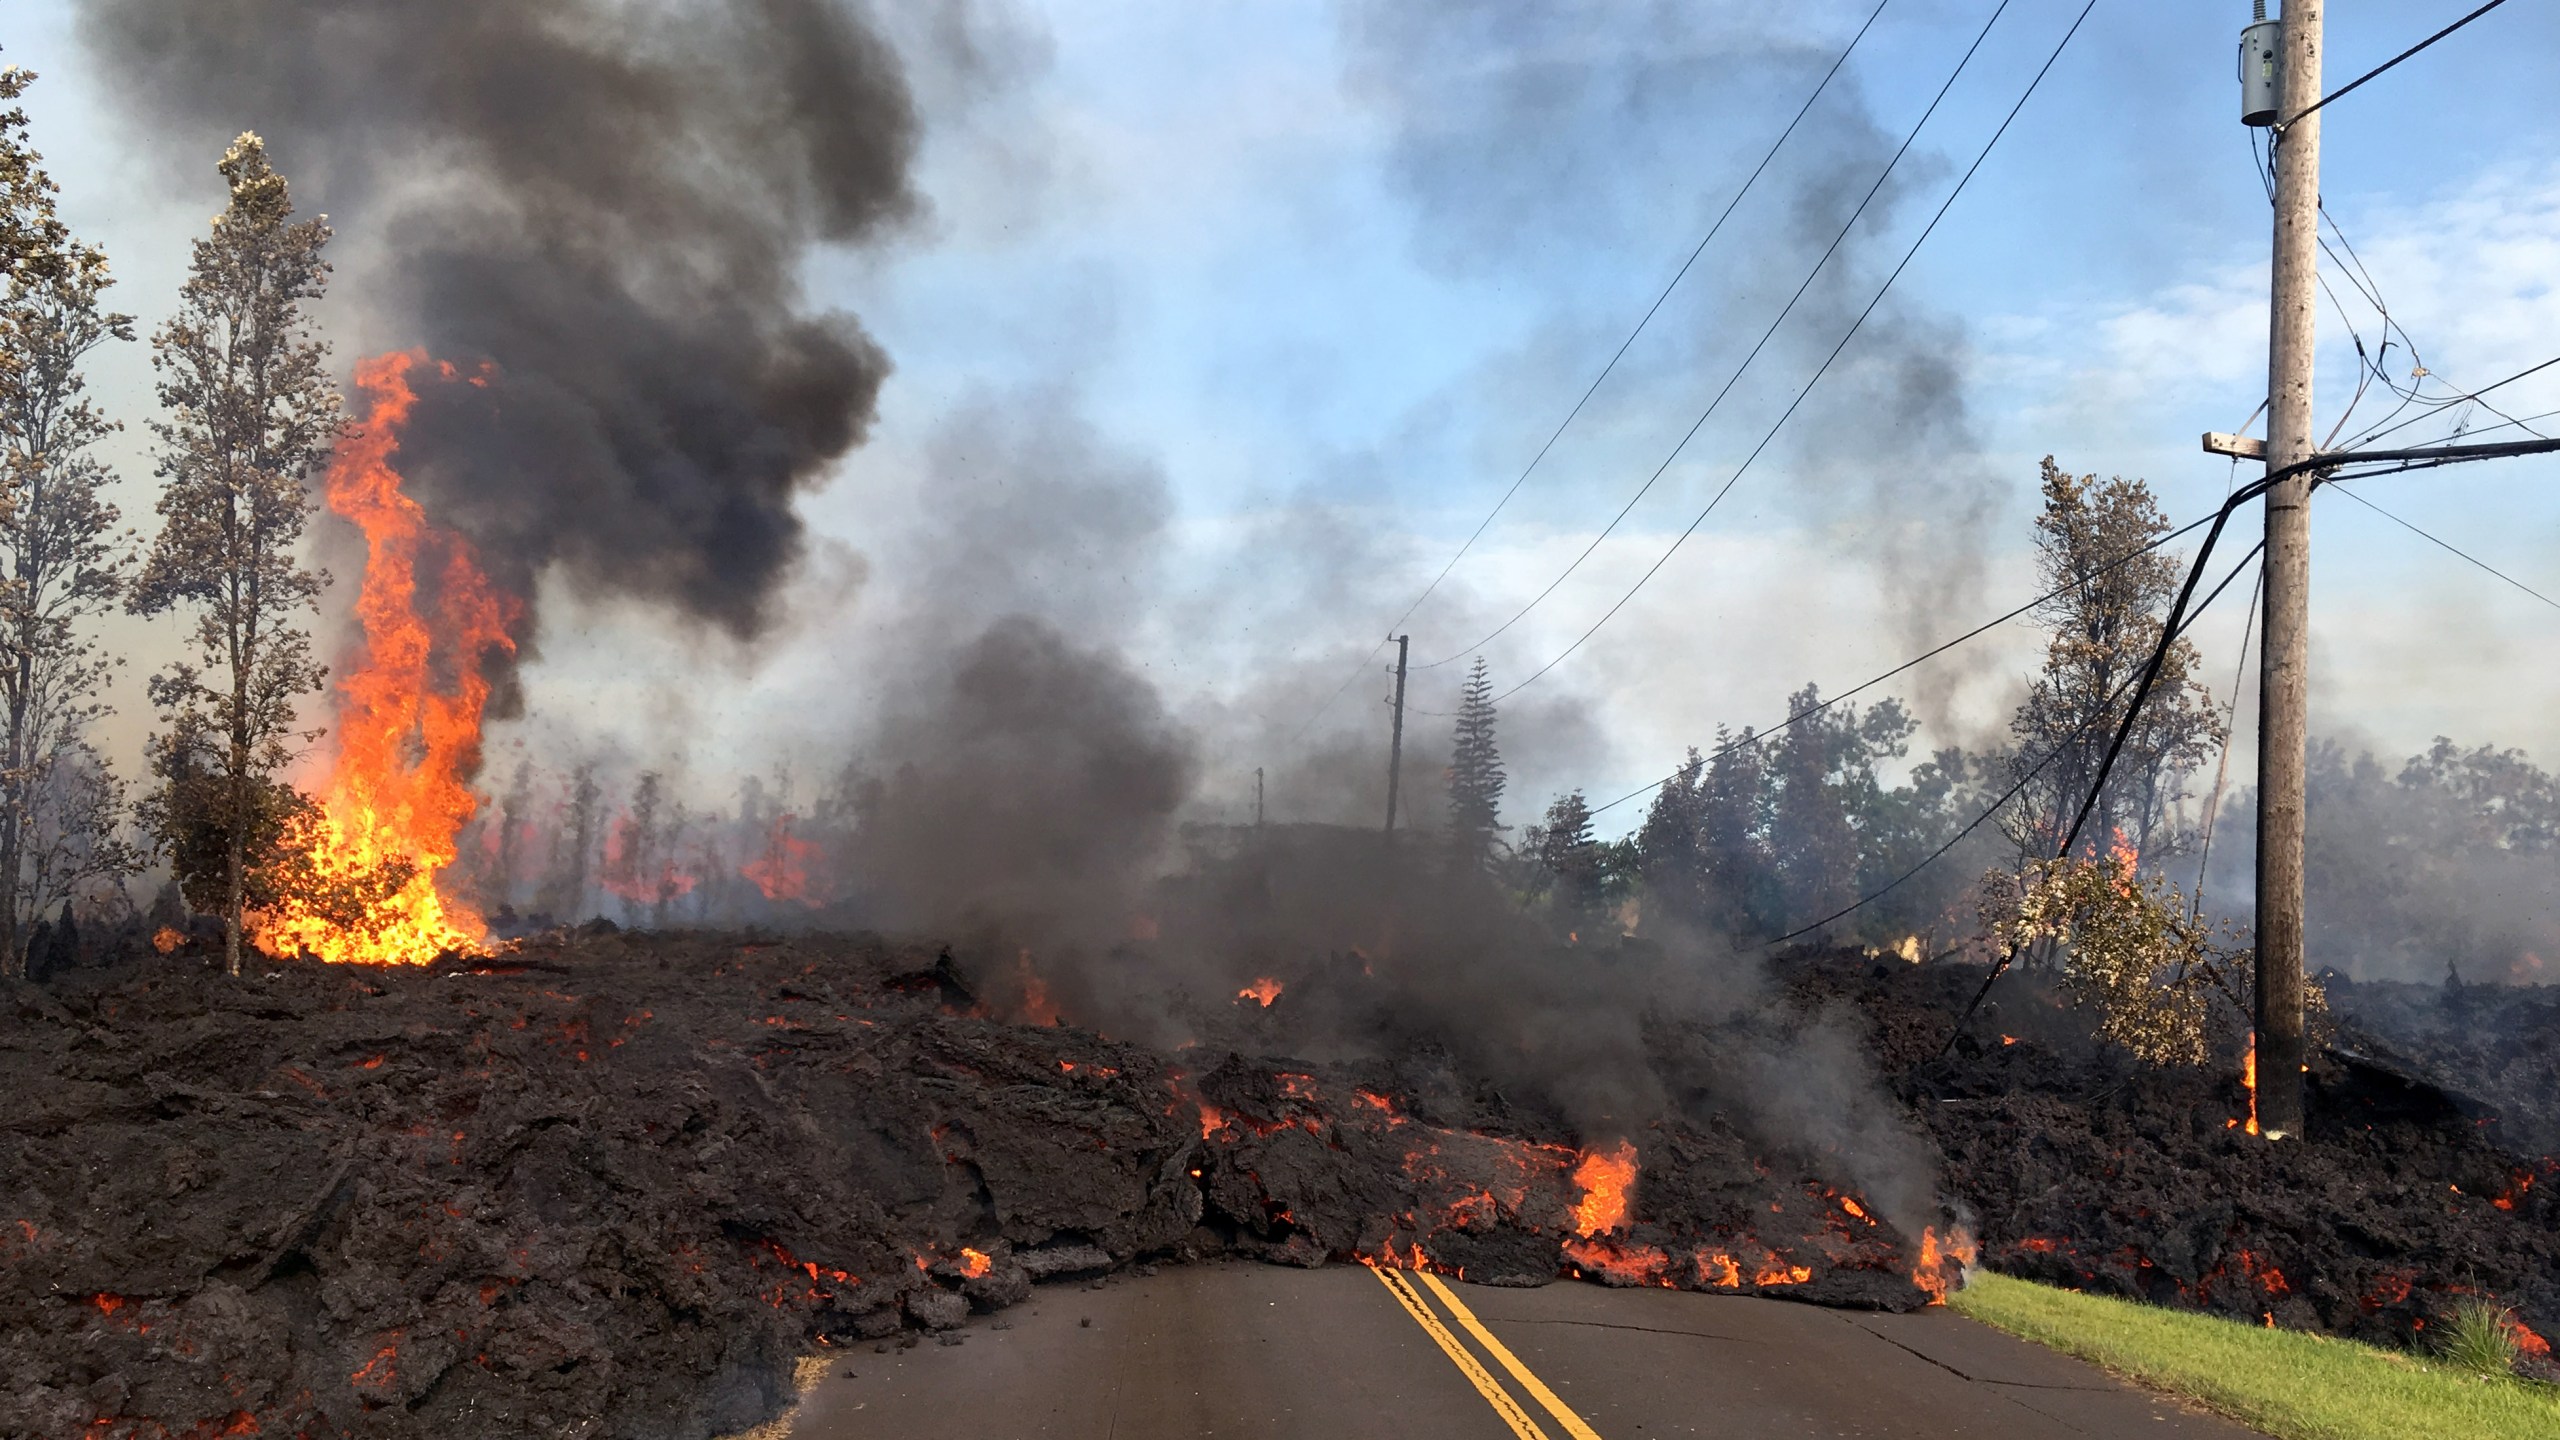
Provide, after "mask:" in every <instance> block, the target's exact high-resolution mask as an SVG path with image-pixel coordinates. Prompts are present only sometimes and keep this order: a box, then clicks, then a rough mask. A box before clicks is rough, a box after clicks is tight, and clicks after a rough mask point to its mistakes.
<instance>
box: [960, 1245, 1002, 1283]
mask: <svg viewBox="0 0 2560 1440" xmlns="http://www.w3.org/2000/svg"><path fill="white" fill-rule="evenodd" d="M995 1264H996V1262H995V1258H994V1257H993V1256H991V1255H989V1254H987V1252H985V1251H984V1250H971V1249H969V1248H967V1247H965V1246H964V1247H962V1248H961V1251H960V1273H961V1274H963V1275H966V1276H968V1277H969V1278H970V1279H972V1280H975V1279H977V1278H978V1277H979V1276H981V1275H984V1274H986V1273H987V1272H988V1271H989V1270H992V1269H994V1268H995Z"/></svg>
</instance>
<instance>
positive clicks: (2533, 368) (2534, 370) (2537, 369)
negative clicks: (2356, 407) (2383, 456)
mask: <svg viewBox="0 0 2560 1440" xmlns="http://www.w3.org/2000/svg"><path fill="white" fill-rule="evenodd" d="M2554 365H2560V355H2554V356H2552V357H2551V358H2550V359H2548V360H2545V361H2543V362H2542V363H2541V364H2539V365H2528V366H2526V367H2525V368H2524V369H2522V370H2519V371H2517V372H2516V373H2514V374H2513V375H2510V376H2508V377H2507V378H2506V379H2504V380H2501V381H2499V382H2498V383H2497V384H2495V385H2483V386H2481V387H2480V388H2479V389H2477V390H2474V391H2471V392H2469V393H2468V394H2464V395H2457V396H2455V397H2454V399H2453V402H2452V403H2455V404H2459V403H2460V402H2462V401H2465V400H2477V399H2479V398H2480V397H2481V396H2483V395H2486V394H2488V393H2489V392H2490V391H2492V390H2501V389H2504V388H2505V387H2507V386H2509V385H2513V384H2514V383H2516V382H2517V381H2519V380H2522V379H2524V378H2525V377H2527V376H2529V375H2537V374H2540V373H2541V372H2543V371H2545V370H2548V369H2550V368H2551V367H2552V366H2554ZM2441 413H2443V412H2442V407H2439V408H2437V409H2435V410H2430V411H2428V412H2427V414H2425V415H2412V416H2410V417H2409V418H2408V419H2406V420H2403V421H2401V422H2400V423H2399V424H2397V425H2393V426H2391V427H2389V428H2388V429H2382V430H2376V431H2373V432H2371V433H2369V434H2366V435H2360V436H2358V437H2356V438H2355V439H2354V440H2351V441H2349V442H2348V445H2349V447H2350V448H2353V447H2355V446H2359V445H2369V444H2371V443H2373V442H2374V441H2376V440H2379V439H2381V438H2382V437H2383V436H2385V435H2388V434H2391V433H2392V432H2393V431H2395V430H2405V429H2407V428H2408V427H2410V426H2412V425H2415V424H2417V423H2418V422H2419V421H2421V420H2424V419H2426V418H2428V416H2429V415H2436V414H2441ZM2548 413H2549V412H2546V414H2544V415H2528V416H2526V417H2525V419H2527V420H2541V419H2545V418H2548ZM2506 424H2508V425H2513V426H2516V427H2517V428H2518V429H2524V428H2525V426H2524V423H2523V421H2518V420H2509V421H2507V422H2506ZM2489 428H2491V429H2503V428H2505V427H2504V426H2491V427H2489Z"/></svg>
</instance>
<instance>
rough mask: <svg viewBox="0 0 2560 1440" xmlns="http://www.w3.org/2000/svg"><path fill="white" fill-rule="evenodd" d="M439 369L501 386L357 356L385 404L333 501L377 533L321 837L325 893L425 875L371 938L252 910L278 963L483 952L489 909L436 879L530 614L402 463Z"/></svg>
mask: <svg viewBox="0 0 2560 1440" xmlns="http://www.w3.org/2000/svg"><path fill="white" fill-rule="evenodd" d="M430 364H433V366H434V370H435V372H436V373H437V374H438V375H439V376H440V377H441V378H443V379H445V380H455V379H467V380H468V383H471V384H475V385H478V384H485V383H486V380H487V377H486V376H485V375H476V376H470V377H464V376H462V375H460V373H459V372H458V371H456V370H455V368H454V367H453V366H452V365H450V364H444V363H440V362H430V361H429V360H428V359H427V357H426V354H425V352H423V351H411V352H407V353H399V354H390V355H377V356H374V357H373V358H371V359H368V360H363V361H360V362H358V363H357V365H356V374H355V382H356V388H357V389H359V390H361V391H363V392H364V394H365V396H366V398H367V399H368V401H369V402H370V404H369V408H368V412H367V415H366V418H365V423H364V426H363V428H362V429H360V430H358V431H355V432H353V433H352V434H350V435H349V436H348V437H347V438H346V440H345V441H343V442H342V443H341V444H340V445H339V447H338V451H337V455H336V457H335V458H334V459H332V460H331V462H330V465H329V476H328V485H327V493H328V502H329V508H330V510H331V511H333V512H335V513H336V514H338V515H340V516H343V517H345V518H346V519H348V520H351V521H353V522H354V523H355V524H356V526H357V528H359V529H360V530H362V531H363V532H364V537H365V565H364V587H363V590H362V591H361V592H360V593H359V595H358V596H357V599H356V617H357V619H358V621H359V622H360V624H361V625H362V628H363V632H364V644H363V648H362V649H361V651H360V652H359V653H358V655H357V657H356V659H355V661H354V663H353V664H351V665H350V666H349V667H348V668H347V670H346V672H345V673H344V675H343V676H342V678H341V679H340V680H339V681H338V693H337V716H336V718H337V724H336V726H335V732H336V734H335V738H336V742H337V755H336V758H335V760H334V762H333V763H332V765H331V768H330V772H329V777H328V779H327V781H326V782H325V783H324V784H323V785H322V786H321V787H320V792H319V806H320V809H319V815H318V817H317V823H316V825H315V826H314V827H313V832H314V833H312V834H311V835H310V837H309V842H310V846H311V851H310V859H311V864H312V868H313V870H314V871H315V872H316V874H317V878H318V879H319V880H321V881H322V882H323V883H324V884H327V883H330V882H347V881H358V882H360V881H362V880H363V879H364V878H365V877H366V876H368V875H372V874H376V873H379V871H380V869H381V867H382V866H383V865H385V864H386V863H396V862H401V861H406V862H408V863H410V864H412V865H414V866H416V873H415V874H414V875H413V876H412V877H411V878H410V880H409V881H408V883H407V884H406V885H404V886H403V887H401V889H400V890H399V891H398V893H396V894H394V895H393V896H391V897H390V898H389V899H388V900H387V901H385V902H384V903H382V904H380V905H378V906H376V907H374V908H373V910H372V912H371V913H370V914H369V915H368V916H367V918H366V922H365V923H364V924H363V925H362V926H361V927H359V928H356V929H349V928H346V927H344V926H342V925H341V924H339V923H337V922H336V921H334V920H332V919H330V918H328V917H324V916H322V915H319V914H316V913H313V912H312V911H311V910H309V909H308V908H306V905H307V902H306V901H305V900H303V899H301V898H298V897H297V898H294V899H291V900H288V901H287V902H286V903H285V905H284V906H283V907H282V908H280V909H279V910H278V911H276V912H275V913H272V914H266V915H260V916H256V917H253V925H254V930H255V935H256V939H257V942H258V945H259V947H260V948H262V949H264V950H266V951H267V952H268V953H269V954H273V955H290V954H293V953H296V952H298V951H307V952H309V953H311V954H313V955H316V956H318V957H319V958H321V959H323V960H334V961H355V962H360V963H366V964H406V965H421V964H425V963H427V962H428V961H430V960H433V959H434V958H435V957H436V956H437V955H438V954H439V953H441V952H444V951H448V950H462V951H468V950H473V949H476V948H478V946H479V944H480V942H481V940H482V939H483V937H484V936H485V935H486V934H487V927H486V926H485V925H484V924H483V923H482V921H481V918H480V916H479V914H478V913H477V912H475V911H474V910H472V909H471V908H470V907H469V906H467V905H464V904H461V903H459V902H457V901H455V900H453V899H451V898H449V897H447V896H445V895H444V894H443V893H442V892H441V891H440V890H439V889H438V888H437V885H436V877H437V874H438V872H440V871H442V870H443V869H444V868H445V867H446V866H448V865H451V864H452V863H453V860H454V856H455V853H456V850H455V836H456V835H458V834H459V833H460V832H461V830H462V827H463V826H464V825H466V824H468V823H469V822H470V820H471V817H472V815H473V813H474V812H476V811H477V810H478V809H479V804H480V802H479V800H478V798H477V797H475V796H474V795H473V794H472V793H471V788H470V785H469V783H468V782H469V779H470V776H471V774H472V773H473V772H474V771H475V770H477V769H478V768H479V764H480V715H481V711H482V709H483V708H484V707H485V706H486V705H487V704H488V700H489V690H490V679H489V676H488V675H487V674H486V673H485V666H486V664H487V662H488V661H489V660H490V658H491V657H493V656H496V655H499V654H513V653H514V651H515V640H514V638H513V636H512V634H511V631H512V629H513V627H514V625H515V623H516V621H517V619H518V618H519V617H520V616H521V614H522V613H523V607H522V606H521V604H520V603H519V602H518V601H517V600H516V599H515V598H514V597H512V596H510V595H507V594H504V593H503V592H501V591H499V590H498V589H497V588H496V587H494V586H492V585H491V584H490V583H489V580H488V577H487V576H485V575H483V574H482V573H481V571H480V567H479V565H478V563H477V562H476V561H475V560H474V559H473V557H472V552H471V547H470V546H469V544H467V543H466V542H465V541H464V540H463V539H462V538H461V537H460V536H458V535H455V534H453V533H451V532H449V531H446V530H443V529H440V528H439V527H437V526H435V525H432V524H430V523H429V522H428V520H427V517H426V512H425V511H423V510H421V509H420V508H419V507H418V503H417V502H416V501H415V500H412V499H410V498H409V497H408V496H407V495H404V494H402V493H401V489H400V473H399V471H397V470H395V469H394V468H392V459H393V457H394V456H395V455H397V454H398V453H399V450H400V429H401V426H402V425H403V424H405V423H406V422H407V420H408V418H409V412H410V410H411V408H412V407H413V406H415V405H416V403H417V393H416V392H415V391H414V390H413V389H411V388H410V384H409V376H410V373H411V371H413V370H414V369H417V368H419V367H421V366H427V365H430ZM422 566H425V567H430V570H431V573H432V574H433V575H434V597H433V606H432V610H431V612H430V613H424V614H422V613H421V611H420V604H419V601H420V597H419V593H418V578H419V571H420V568H421V567H422Z"/></svg>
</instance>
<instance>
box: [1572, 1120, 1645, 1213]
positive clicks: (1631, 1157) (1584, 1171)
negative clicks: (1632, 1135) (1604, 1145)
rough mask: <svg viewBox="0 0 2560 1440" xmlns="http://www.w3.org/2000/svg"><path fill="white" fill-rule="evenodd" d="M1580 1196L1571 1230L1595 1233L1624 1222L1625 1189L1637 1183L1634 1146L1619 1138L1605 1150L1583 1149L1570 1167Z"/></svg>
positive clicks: (1625, 1207) (1576, 1203) (1625, 1208)
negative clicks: (1572, 1167) (1577, 1162)
mask: <svg viewBox="0 0 2560 1440" xmlns="http://www.w3.org/2000/svg"><path fill="white" fill-rule="evenodd" d="M1573 1183H1574V1185H1575V1187H1576V1188H1578V1189H1579V1190H1581V1192H1582V1198H1581V1199H1580V1200H1579V1201H1577V1202H1575V1204H1574V1207H1573V1233H1575V1234H1577V1235H1598V1234H1601V1233H1603V1232H1605V1231H1609V1230H1623V1229H1625V1228H1626V1226H1627V1190H1628V1189H1629V1187H1631V1186H1633V1185H1634V1184H1635V1183H1636V1147H1635V1145H1634V1144H1633V1142H1631V1141H1626V1140H1621V1141H1619V1142H1618V1143H1617V1145H1616V1146H1615V1147H1614V1148H1612V1149H1610V1150H1608V1151H1606V1152H1603V1151H1599V1150H1591V1151H1586V1152H1585V1153H1584V1154H1583V1157H1582V1163H1581V1164H1579V1165H1576V1166H1575V1167H1574V1169H1573Z"/></svg>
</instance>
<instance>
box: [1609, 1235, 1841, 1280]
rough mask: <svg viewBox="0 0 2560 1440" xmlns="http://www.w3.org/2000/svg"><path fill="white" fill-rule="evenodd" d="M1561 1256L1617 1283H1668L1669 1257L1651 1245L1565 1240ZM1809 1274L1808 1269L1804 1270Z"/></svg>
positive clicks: (1669, 1275) (1669, 1271)
mask: <svg viewBox="0 0 2560 1440" xmlns="http://www.w3.org/2000/svg"><path fill="white" fill-rule="evenodd" d="M1564 1253H1565V1258H1566V1259H1569V1260H1571V1261H1572V1262H1573V1263H1574V1264H1576V1265H1578V1266H1580V1267H1581V1268H1583V1269H1585V1270H1588V1271H1591V1272H1593V1273H1595V1274H1600V1275H1606V1276H1608V1277H1609V1278H1610V1279H1612V1280H1615V1281H1616V1282H1618V1283H1619V1284H1621V1285H1669V1284H1670V1283H1671V1257H1670V1256H1669V1255H1666V1254H1664V1253H1663V1252H1662V1251H1661V1250H1659V1249H1656V1248H1655V1247H1653V1246H1651V1245H1620V1244H1616V1243H1615V1242H1612V1241H1608V1240H1567V1241H1566V1242H1564ZM1806 1273H1808V1274H1810V1273H1811V1272H1810V1271H1808V1272H1806Z"/></svg>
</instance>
